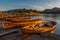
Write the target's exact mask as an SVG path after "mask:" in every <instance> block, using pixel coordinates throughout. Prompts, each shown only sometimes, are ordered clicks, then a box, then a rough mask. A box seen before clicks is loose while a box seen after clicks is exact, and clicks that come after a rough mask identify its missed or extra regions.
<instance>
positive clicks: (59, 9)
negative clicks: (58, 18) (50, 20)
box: [42, 7, 60, 14]
mask: <svg viewBox="0 0 60 40" xmlns="http://www.w3.org/2000/svg"><path fill="white" fill-rule="evenodd" d="M42 12H44V13H51V14H60V8H57V7H54V8H52V9H45V10H44V11H42Z"/></svg>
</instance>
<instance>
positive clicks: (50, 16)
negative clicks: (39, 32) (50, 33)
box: [31, 14, 60, 35]
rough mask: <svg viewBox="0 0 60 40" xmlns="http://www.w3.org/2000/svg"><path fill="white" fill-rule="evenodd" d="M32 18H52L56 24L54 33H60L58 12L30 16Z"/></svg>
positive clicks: (59, 15)
mask: <svg viewBox="0 0 60 40" xmlns="http://www.w3.org/2000/svg"><path fill="white" fill-rule="evenodd" d="M31 18H32V19H43V20H53V21H56V22H57V26H56V34H59V35H60V14H58V15H54V14H48V15H47V16H43V15H41V16H35V17H31Z"/></svg>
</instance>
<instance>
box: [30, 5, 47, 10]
mask: <svg viewBox="0 0 60 40" xmlns="http://www.w3.org/2000/svg"><path fill="white" fill-rule="evenodd" d="M31 7H32V8H33V9H35V10H39V11H42V10H44V9H46V8H45V7H42V6H39V5H32V6H31Z"/></svg>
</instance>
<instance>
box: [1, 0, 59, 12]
mask: <svg viewBox="0 0 60 40" xmlns="http://www.w3.org/2000/svg"><path fill="white" fill-rule="evenodd" d="M54 7H60V0H0V10H1V11H5V10H11V9H19V8H21V9H22V8H26V9H35V10H39V11H42V10H45V9H51V8H54Z"/></svg>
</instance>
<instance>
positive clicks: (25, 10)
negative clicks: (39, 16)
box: [3, 8, 38, 13]
mask: <svg viewBox="0 0 60 40" xmlns="http://www.w3.org/2000/svg"><path fill="white" fill-rule="evenodd" d="M30 12H38V11H37V10H32V9H25V8H23V9H13V10H8V11H3V13H30Z"/></svg>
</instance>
